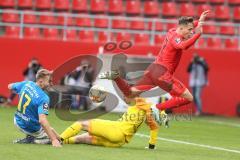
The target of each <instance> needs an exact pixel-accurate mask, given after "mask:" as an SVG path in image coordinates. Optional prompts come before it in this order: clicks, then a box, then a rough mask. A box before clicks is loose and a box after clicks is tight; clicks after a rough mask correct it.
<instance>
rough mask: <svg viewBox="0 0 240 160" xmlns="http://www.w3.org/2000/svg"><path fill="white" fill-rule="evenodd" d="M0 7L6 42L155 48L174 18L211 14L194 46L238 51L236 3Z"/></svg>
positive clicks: (27, 2) (68, 1)
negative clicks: (20, 40)
mask: <svg viewBox="0 0 240 160" xmlns="http://www.w3.org/2000/svg"><path fill="white" fill-rule="evenodd" d="M191 2H192V3H191ZM0 7H1V10H0V13H1V21H0V24H1V26H3V27H2V28H3V29H4V30H3V36H5V37H15V38H16V37H21V38H33V39H37V37H39V39H41V38H42V37H43V38H44V39H49V40H61V39H62V40H67V41H68V40H69V41H73V40H74V41H82V42H95V43H96V42H99V43H103V42H106V41H107V39H108V38H107V37H108V35H107V34H111V36H110V37H112V38H111V39H115V40H116V41H120V40H124V39H127V40H133V41H135V43H136V44H138V45H152V43H151V44H150V42H155V44H156V45H159V44H161V42H162V41H163V37H162V35H163V34H164V33H165V32H167V30H169V29H171V28H173V27H176V18H177V17H178V16H183V15H185V16H194V17H199V15H200V13H201V12H202V11H204V10H208V9H210V10H212V11H213V14H211V16H210V21H209V22H208V24H206V25H205V26H204V35H203V38H204V39H206V40H207V41H206V42H205V43H202V42H201V41H202V40H199V42H198V43H197V44H196V46H197V47H202V48H204V46H206V45H209V47H211V46H212V47H213V48H215V47H216V45H219V44H221V46H226V47H227V46H229V48H231V49H236V48H237V47H238V46H239V45H238V43H237V38H238V37H239V32H240V30H239V25H238V22H239V21H240V0H228V1H225V0H192V1H189V0H172V1H157V0H145V1H140V0H18V1H15V0H4V1H0ZM31 25H32V26H31ZM50 26H51V28H49V29H47V28H48V27H50ZM69 27H71V28H69ZM53 28H54V29H53ZM41 30H42V31H43V32H40V31H41ZM64 30H65V31H64ZM20 31H22V33H24V34H20V33H21V32H20ZM113 33H114V34H113ZM17 34H18V35H17ZM20 35H21V36H20ZM210 35H211V39H210V38H209V37H210ZM22 36H23V37H22ZM88 36H89V37H88ZM95 37H98V39H96V41H95ZM231 37H233V39H234V40H231V41H230V39H231ZM236 44H237V45H236Z"/></svg>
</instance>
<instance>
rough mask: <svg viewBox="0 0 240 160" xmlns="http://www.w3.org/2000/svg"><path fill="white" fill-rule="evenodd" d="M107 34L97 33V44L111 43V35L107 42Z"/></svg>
mask: <svg viewBox="0 0 240 160" xmlns="http://www.w3.org/2000/svg"><path fill="white" fill-rule="evenodd" d="M108 34H109V32H98V42H99V43H106V42H108V41H113V34H112V33H110V35H109V36H110V37H109V38H110V39H109V40H108Z"/></svg>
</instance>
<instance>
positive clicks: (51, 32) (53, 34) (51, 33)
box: [43, 28, 59, 40]
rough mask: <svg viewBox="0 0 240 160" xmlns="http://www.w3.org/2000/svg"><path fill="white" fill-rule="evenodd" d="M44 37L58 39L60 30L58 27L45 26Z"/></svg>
mask: <svg viewBox="0 0 240 160" xmlns="http://www.w3.org/2000/svg"><path fill="white" fill-rule="evenodd" d="M43 37H44V39H47V40H58V39H59V32H58V29H56V28H44V29H43Z"/></svg>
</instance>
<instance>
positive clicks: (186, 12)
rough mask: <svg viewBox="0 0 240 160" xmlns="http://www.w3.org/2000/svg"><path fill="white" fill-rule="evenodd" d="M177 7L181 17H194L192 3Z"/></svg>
mask: <svg viewBox="0 0 240 160" xmlns="http://www.w3.org/2000/svg"><path fill="white" fill-rule="evenodd" d="M179 5H180V13H181V15H182V16H195V8H194V6H193V4H192V3H181V4H179Z"/></svg>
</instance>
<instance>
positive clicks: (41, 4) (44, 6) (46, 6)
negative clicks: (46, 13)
mask: <svg viewBox="0 0 240 160" xmlns="http://www.w3.org/2000/svg"><path fill="white" fill-rule="evenodd" d="M36 8H37V9H41V10H50V9H51V8H52V1H51V0H36Z"/></svg>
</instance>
